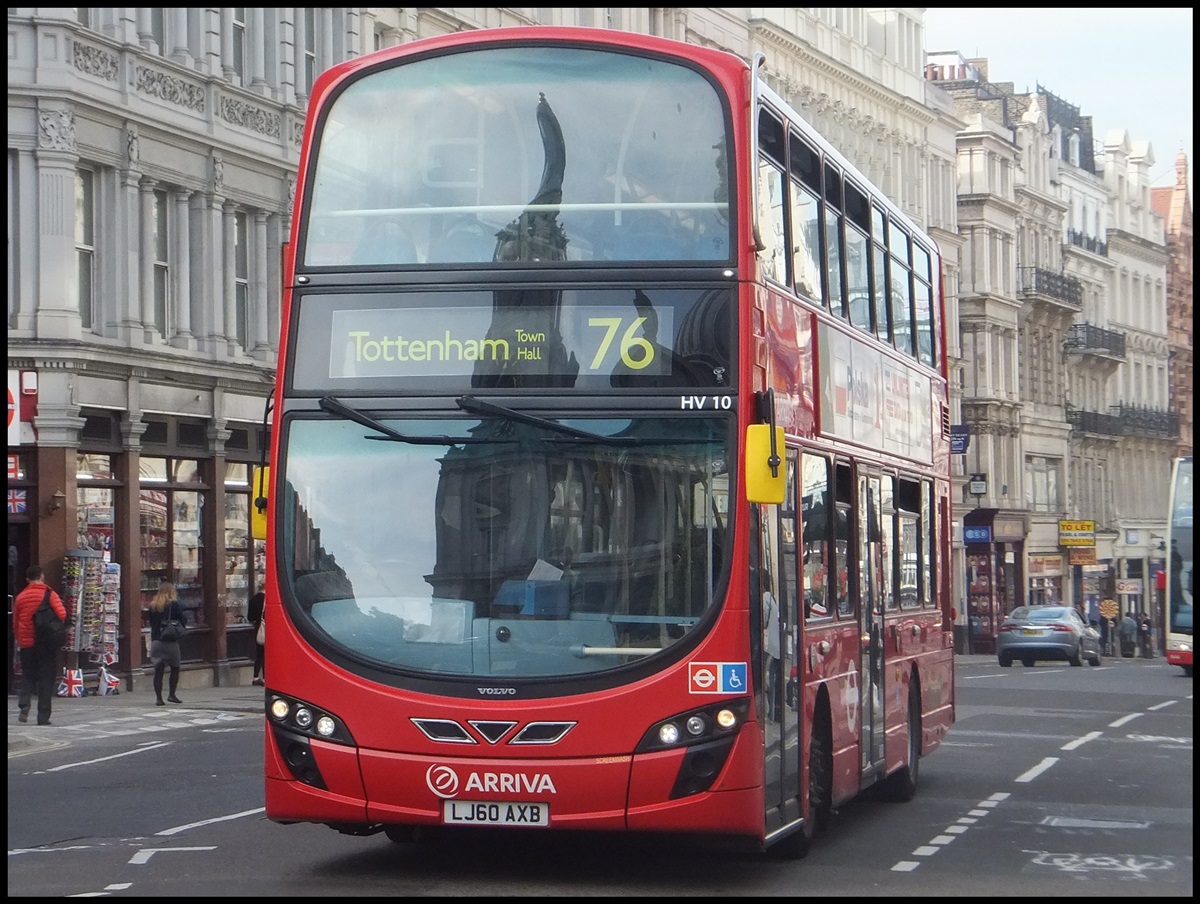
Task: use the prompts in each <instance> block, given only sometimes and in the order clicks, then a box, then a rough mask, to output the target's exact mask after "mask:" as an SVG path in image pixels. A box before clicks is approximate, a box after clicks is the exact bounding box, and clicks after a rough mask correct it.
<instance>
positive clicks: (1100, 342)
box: [1063, 323, 1125, 360]
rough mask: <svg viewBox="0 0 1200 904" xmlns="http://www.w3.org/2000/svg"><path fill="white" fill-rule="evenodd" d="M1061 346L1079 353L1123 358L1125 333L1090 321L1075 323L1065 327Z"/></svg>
mask: <svg viewBox="0 0 1200 904" xmlns="http://www.w3.org/2000/svg"><path fill="white" fill-rule="evenodd" d="M1063 348H1064V349H1066V350H1067V351H1068V352H1073V353H1075V354H1079V355H1102V356H1104V357H1107V358H1118V359H1121V360H1124V359H1125V334H1124V333H1118V332H1117V331H1116V330H1106V329H1104V327H1099V326H1093V325H1092V324H1090V323H1076V324H1073V325H1072V326H1071V327H1069V328H1068V329H1067V335H1066V338H1065V339H1064V340H1063Z"/></svg>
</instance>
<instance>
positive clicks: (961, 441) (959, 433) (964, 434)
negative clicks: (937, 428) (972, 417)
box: [950, 424, 971, 455]
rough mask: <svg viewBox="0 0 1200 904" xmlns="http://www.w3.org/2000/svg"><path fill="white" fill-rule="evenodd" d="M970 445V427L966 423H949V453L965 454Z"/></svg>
mask: <svg viewBox="0 0 1200 904" xmlns="http://www.w3.org/2000/svg"><path fill="white" fill-rule="evenodd" d="M970 445H971V428H970V427H968V426H967V425H966V424H951V425H950V454H951V455H966V454H967V447H968V446H970Z"/></svg>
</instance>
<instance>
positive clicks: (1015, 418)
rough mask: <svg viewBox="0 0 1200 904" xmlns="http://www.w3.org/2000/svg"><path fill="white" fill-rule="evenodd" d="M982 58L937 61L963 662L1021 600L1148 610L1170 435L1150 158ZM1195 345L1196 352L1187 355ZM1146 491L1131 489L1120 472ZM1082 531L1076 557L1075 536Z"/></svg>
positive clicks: (1161, 264) (1161, 247)
mask: <svg viewBox="0 0 1200 904" xmlns="http://www.w3.org/2000/svg"><path fill="white" fill-rule="evenodd" d="M987 70H988V67H987V60H986V59H965V58H963V57H962V56H961V55H959V54H956V53H946V54H938V55H934V56H931V57H930V59H929V61H928V62H927V70H926V77H927V78H929V79H930V80H931V81H934V82H935V83H937V84H939V85H940V86H941V87H942V88H943V89H944V90H945V91H946V92H947V93H948V94H950V96H951V97H952V98H953V100H954V104H955V108H956V110H957V113H958V115H959V117H960V118H961V119H963V120H964V122H965V123H966V128H964V129H963V131H962V132H960V134H959V138H958V154H959V187H958V202H959V225H960V231H961V232H962V234H963V237H964V247H963V258H962V266H961V273H962V275H961V283H962V287H961V294H960V298H959V305H960V319H961V322H962V341H963V356H964V360H965V361H966V362H968V363H967V366H966V370H965V379H964V382H963V384H962V412H963V423H964V424H965V425H966V426H967V427H968V428H969V430H970V433H971V443H972V445H971V448H970V450H969V451H968V453H967V456H966V459H967V461H966V463H967V469H968V471H970V472H971V473H974V474H978V475H980V476H981V477H982V476H985V477H986V480H984V481H980V482H979V484H978V488H979V490H980V492H979V493H978V494H977V495H974V496H971V495H970V494H968V495H967V496H965V497H964V499H963V509H962V512H963V515H962V517H963V524H964V528H963V529H964V540H965V543H966V555H967V563H968V585H970V583H971V580H970V576H971V575H978V574H980V573H984V574H985V575H986V576H987V578H988V579H987V580H986V581H981V582H980V583H979V587H980V588H985V589H981V591H980V593H978V594H974V593H972V591H971V588H970V586H968V600H967V606H968V611H969V613H970V615H971V619H970V622H969V630H970V635H971V639H970V641H969V643H970V645H971V646H972V647H973V648H975V649H977V650H990V649H991V648H992V647H993V644H994V636H995V631H996V627H997V623H998V621H999V620H1000V619H1002V618H1003V616H1004V614H1006V613H1007V612H1008V611H1011V609H1012V608H1013V607H1015V606H1016V605H1019V604H1022V603H1048V602H1065V603H1070V604H1078V605H1080V606H1081V607H1083V608H1085V609H1087V610H1088V611H1089V614H1092V615H1095V616H1097V617H1098V608H1099V604H1100V602H1101V601H1102V600H1103V599H1106V598H1113V599H1115V600H1116V601H1117V602H1118V603H1119V604H1120V606H1121V607H1122V609H1123V610H1125V611H1133V612H1137V611H1139V610H1140V609H1143V608H1147V609H1149V608H1151V607H1153V606H1154V604H1155V599H1154V597H1153V594H1152V588H1153V581H1154V575H1155V573H1156V571H1157V570H1159V569H1161V564H1162V560H1161V551H1159V550H1158V549H1157V547H1156V542H1157V540H1158V539H1159V538H1160V537H1161V533H1162V530H1163V528H1164V527H1165V507H1166V501H1165V495H1164V494H1165V488H1166V485H1167V481H1166V474H1167V469H1168V467H1169V458H1170V456H1169V454H1168V448H1167V440H1168V438H1169V437H1170V438H1172V439H1173V438H1174V436H1175V433H1174V426H1173V425H1174V421H1173V419H1172V416H1171V415H1170V412H1168V410H1167V380H1166V362H1167V353H1166V350H1167V336H1166V311H1167V302H1166V264H1167V249H1166V244H1165V237H1164V234H1163V223H1162V219H1161V217H1159V216H1157V215H1156V214H1155V213H1154V212H1153V210H1152V209H1151V206H1150V187H1149V169H1150V167H1151V166H1152V165H1153V162H1154V158H1153V151H1152V150H1151V149H1150V147H1149V146H1148V145H1147V144H1146V143H1144V142H1141V143H1137V142H1133V141H1131V140H1130V138H1129V137H1128V136H1127V135H1126V133H1124V132H1116V133H1110V135H1109V136H1107V137H1106V139H1105V142H1104V145H1103V147H1102V148H1101V149H1099V150H1097V148H1096V146H1095V144H1094V137H1093V134H1092V125H1091V118H1090V117H1086V116H1082V115H1081V114H1080V112H1079V110H1078V108H1076V107H1074V106H1072V105H1070V104H1069V103H1067V102H1066V101H1064V100H1062V99H1061V98H1058V97H1056V96H1055V95H1054V94H1052V93H1051V92H1049V91H1047V90H1046V89H1044V88H1042V87H1040V86H1039V87H1038V88H1037V90H1036V91H1033V92H1027V93H1023V94H1018V93H1017V92H1015V91H1014V89H1013V86H1012V84H1011V83H997V82H992V81H990V80H989V78H988V71H987ZM1188 342H1189V344H1190V337H1189V339H1188ZM1130 474H1139V475H1145V478H1144V479H1143V480H1129V479H1126V478H1125V477H1124V476H1122V475H1130ZM1080 533H1083V534H1086V535H1089V536H1088V537H1087V541H1086V544H1087V545H1084V546H1076V545H1075V544H1076V543H1079V542H1081V541H1080V539H1079V538H1078V537H1077V536H1076V535H1077V534H1080Z"/></svg>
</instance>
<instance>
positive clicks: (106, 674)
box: [96, 668, 121, 697]
mask: <svg viewBox="0 0 1200 904" xmlns="http://www.w3.org/2000/svg"><path fill="white" fill-rule="evenodd" d="M96 693H97V694H98V695H99V696H101V697H107V696H109V695H110V694H119V693H121V679H120V678H118V677H117V676H116V675H114V674H113V673H112V672H110V671H109V670H108V669H106V668H101V669H100V673H99V674H98V675H97V676H96Z"/></svg>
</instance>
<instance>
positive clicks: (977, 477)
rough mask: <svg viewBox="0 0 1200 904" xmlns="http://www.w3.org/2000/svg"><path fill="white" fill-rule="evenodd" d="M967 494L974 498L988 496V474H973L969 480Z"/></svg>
mask: <svg viewBox="0 0 1200 904" xmlns="http://www.w3.org/2000/svg"><path fill="white" fill-rule="evenodd" d="M967 492H968V493H970V494H971V495H972V496H986V495H987V474H972V475H971V476H970V477H969V478H968V479H967Z"/></svg>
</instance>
